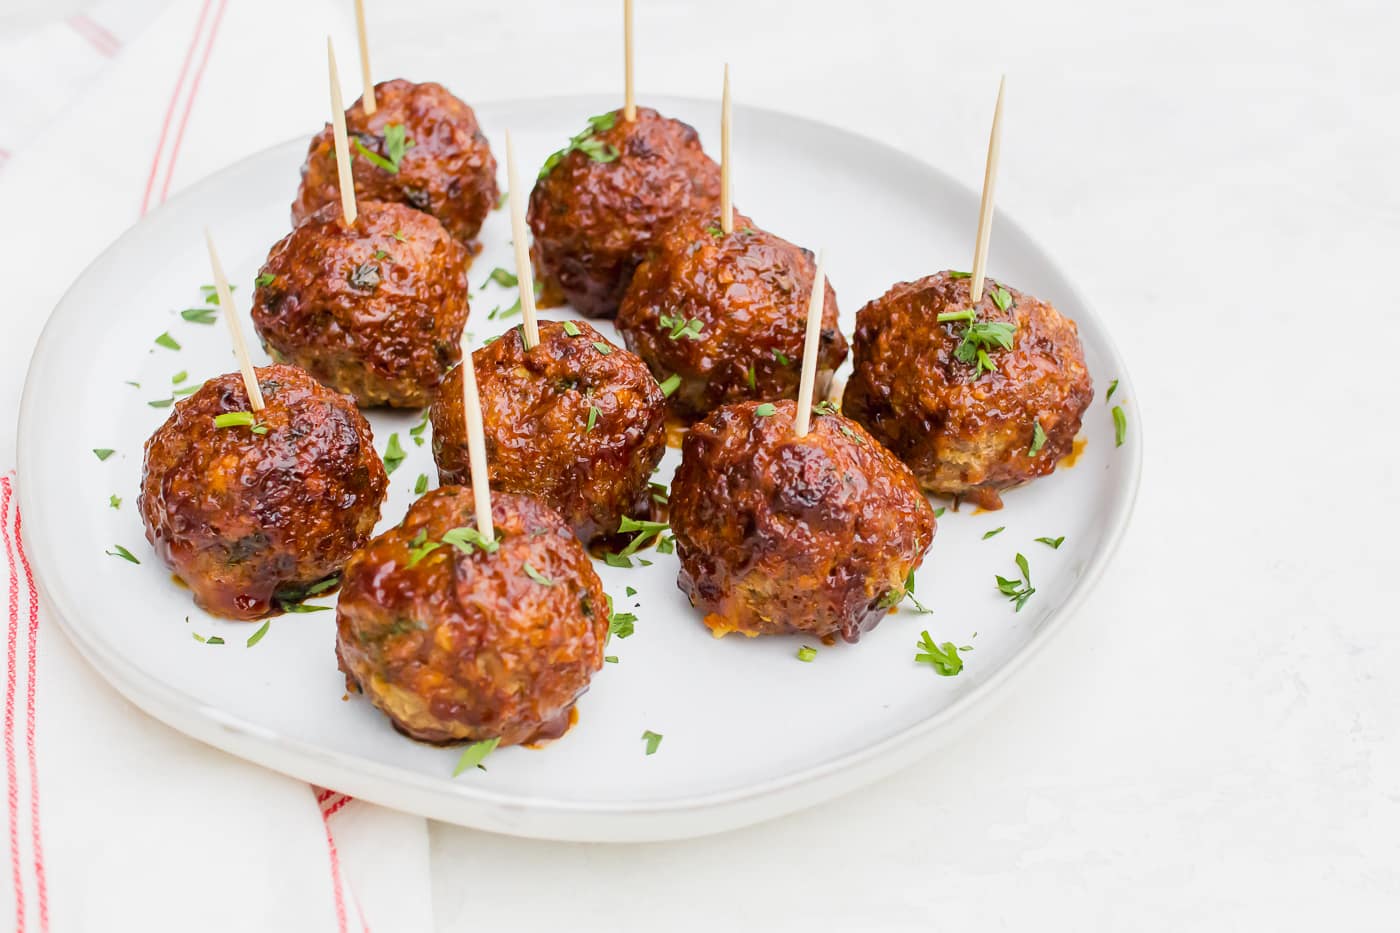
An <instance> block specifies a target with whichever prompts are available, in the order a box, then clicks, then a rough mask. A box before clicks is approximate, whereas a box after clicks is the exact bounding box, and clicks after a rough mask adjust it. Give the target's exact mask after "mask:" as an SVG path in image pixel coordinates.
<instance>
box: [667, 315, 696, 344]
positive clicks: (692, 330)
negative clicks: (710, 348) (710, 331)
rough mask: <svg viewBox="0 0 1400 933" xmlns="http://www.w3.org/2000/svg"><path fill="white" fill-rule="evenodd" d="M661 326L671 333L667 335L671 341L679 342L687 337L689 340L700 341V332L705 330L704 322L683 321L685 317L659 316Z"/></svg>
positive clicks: (693, 319) (694, 320)
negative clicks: (668, 329) (667, 328)
mask: <svg viewBox="0 0 1400 933" xmlns="http://www.w3.org/2000/svg"><path fill="white" fill-rule="evenodd" d="M661 326H662V327H663V328H664V327H669V328H670V329H671V332H670V333H669V334H667V335H666V336H667V337H670V338H671V339H672V340H679V339H680V338H682V337H689V338H690V339H691V340H699V339H700V331H702V330H704V329H705V322H704V321H702V320H700V319H699V318H691V319H690V320H689V321H687V320H686V319H685V315H681V316H680V317H672V316H671V315H669V314H662V315H661Z"/></svg>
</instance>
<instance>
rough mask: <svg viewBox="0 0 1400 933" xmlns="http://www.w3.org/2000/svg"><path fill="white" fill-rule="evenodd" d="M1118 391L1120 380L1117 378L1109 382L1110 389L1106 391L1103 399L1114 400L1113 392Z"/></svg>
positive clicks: (1106, 400)
mask: <svg viewBox="0 0 1400 933" xmlns="http://www.w3.org/2000/svg"><path fill="white" fill-rule="evenodd" d="M1117 391H1118V380H1117V379H1115V380H1113V381H1112V382H1110V383H1109V384H1108V391H1107V392H1106V393H1104V397H1103V400H1104V401H1105V402H1111V401H1113V393H1114V392H1117Z"/></svg>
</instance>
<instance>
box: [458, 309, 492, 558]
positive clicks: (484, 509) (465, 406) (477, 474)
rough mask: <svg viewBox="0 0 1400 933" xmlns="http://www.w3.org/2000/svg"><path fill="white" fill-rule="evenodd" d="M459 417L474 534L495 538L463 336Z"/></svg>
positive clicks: (468, 350) (483, 450) (481, 432)
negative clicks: (468, 470)
mask: <svg viewBox="0 0 1400 933" xmlns="http://www.w3.org/2000/svg"><path fill="white" fill-rule="evenodd" d="M462 415H463V417H464V418H465V419H466V423H467V457H468V462H469V463H470V464H471V471H472V497H473V498H474V499H475V500H476V501H475V505H476V530H477V531H479V532H481V534H482V535H483V536H484V537H486V538H487V539H491V538H495V537H496V528H495V526H494V525H492V524H491V478H490V475H489V474H488V473H487V472H486V432H485V431H484V430H483V429H482V427H481V397H480V396H478V395H477V394H476V367H475V366H473V365H472V350H471V347H470V346H468V340H467V335H466V332H465V331H464V332H463V333H462Z"/></svg>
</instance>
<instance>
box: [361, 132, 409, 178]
mask: <svg viewBox="0 0 1400 933" xmlns="http://www.w3.org/2000/svg"><path fill="white" fill-rule="evenodd" d="M412 148H413V140H411V139H409V138H408V136H407V134H406V131H405V129H404V125H403V124H402V123H389V124H386V125H385V127H384V155H380V154H379V153H377V152H374V151H372V150H370V149H368V148H366V147H365V144H364V143H363V142H361V141H360V139H359V138H358V137H357V138H356V139H355V151H356V152H358V153H359V154H360V155H362V156H364V157H365V158H366V159H368V160H369V162H370V163H371V164H373V165H376V166H378V167H379V168H382V169H383V170H384V171H386V172H388V173H389V174H390V175H397V174H398V173H399V163H400V162H402V161H403V156H404V153H405V152H407V151H408V150H410V149H412ZM385 156H387V157H388V158H385Z"/></svg>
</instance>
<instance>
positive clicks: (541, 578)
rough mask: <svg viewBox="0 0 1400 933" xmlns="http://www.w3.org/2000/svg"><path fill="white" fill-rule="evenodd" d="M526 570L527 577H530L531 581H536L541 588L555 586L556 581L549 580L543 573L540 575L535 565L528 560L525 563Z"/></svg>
mask: <svg viewBox="0 0 1400 933" xmlns="http://www.w3.org/2000/svg"><path fill="white" fill-rule="evenodd" d="M524 570H525V576H527V577H529V578H530V579H531V580H534V581H535V582H536V583H538V584H539V585H540V586H553V585H554V581H553V580H551V579H549V577H546V576H545V575H544V574H542V573H540V572H539V571H538V570H536V569H535V568H534V565H533V564H531V563H530V562H529V561H528V560H527V561H526V562H525V567H524Z"/></svg>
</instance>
